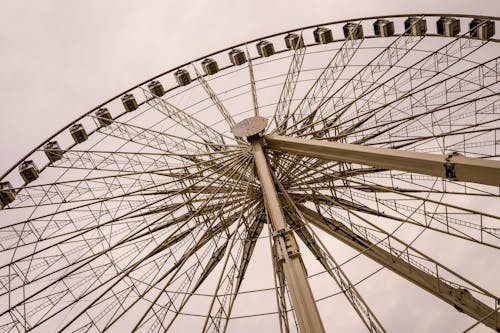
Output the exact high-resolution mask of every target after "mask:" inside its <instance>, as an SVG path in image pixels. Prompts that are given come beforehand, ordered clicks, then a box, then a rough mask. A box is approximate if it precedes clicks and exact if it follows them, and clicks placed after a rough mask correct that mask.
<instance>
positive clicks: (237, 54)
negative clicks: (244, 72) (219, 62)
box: [229, 49, 247, 66]
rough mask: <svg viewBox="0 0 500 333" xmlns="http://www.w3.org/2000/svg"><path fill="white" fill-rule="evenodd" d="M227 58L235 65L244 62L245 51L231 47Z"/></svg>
mask: <svg viewBox="0 0 500 333" xmlns="http://www.w3.org/2000/svg"><path fill="white" fill-rule="evenodd" d="M229 60H231V63H232V64H233V65H235V66H239V65H243V64H244V63H245V62H247V57H246V55H245V52H243V51H242V50H240V49H232V50H231V51H229Z"/></svg>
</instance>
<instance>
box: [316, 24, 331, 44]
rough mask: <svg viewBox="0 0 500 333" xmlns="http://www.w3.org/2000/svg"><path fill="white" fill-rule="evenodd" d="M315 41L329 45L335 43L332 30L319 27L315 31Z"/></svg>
mask: <svg viewBox="0 0 500 333" xmlns="http://www.w3.org/2000/svg"><path fill="white" fill-rule="evenodd" d="M313 35H314V41H315V42H316V43H319V44H328V43H331V42H333V33H332V31H331V30H330V29H328V28H324V27H318V28H316V29H314V31H313Z"/></svg>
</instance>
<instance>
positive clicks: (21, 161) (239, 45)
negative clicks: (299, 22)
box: [0, 13, 500, 182]
mask: <svg viewBox="0 0 500 333" xmlns="http://www.w3.org/2000/svg"><path fill="white" fill-rule="evenodd" d="M404 17H421V18H425V17H459V18H469V19H487V20H493V21H500V17H497V16H484V15H471V14H463V13H460V14H452V13H410V14H394V15H391V14H387V15H379V16H367V17H358V18H350V19H343V20H335V21H329V22H324V23H319V24H314V25H307V26H302V27H299V28H294V29H289V30H285V31H281V32H278V33H273V34H270V35H266V36H262V37H259V38H255V39H251V40H248V41H245V42H241V43H238V44H234V45H232V46H229V47H225V48H223V49H220V50H218V51H215V52H211V53H208V54H206V55H204V56H201V57H198V58H196V59H193V60H191V61H189V62H186V63H183V64H181V65H177V66H175V67H172V68H170V69H168V70H166V71H164V72H161V73H159V74H156V75H154V76H152V77H150V78H148V79H146V80H144V81H142V82H140V83H137V84H135V85H133V86H131V87H129V88H127V89H126V90H124V91H122V92H121V93H119V94H117V95H115V96H113V97H111V98H109V99H108V100H106V101H104V102H102V103H100V104H98V105H97V106H95V107H93V108H92V109H90V110H89V111H87V112H85V113H83V114H82V115H80V116H78V117H77V118H75V119H74V120H73V121H71V122H69V123H68V124H67V125H65V126H63V127H62V128H61V129H59V130H57V131H56V132H54V133H53V134H52V135H50V136H49V137H48V138H47V139H45V140H43V141H41V143H40V144H39V145H38V146H35V147H34V148H32V150H31V151H29V152H28V153H26V154H25V155H24V156H23V157H21V158H20V159H19V160H18V161H17V162H15V163H14V164H13V165H12V166H11V167H10V168H9V169H7V170H6V171H5V172H4V173H3V174H1V175H0V182H1V181H4V180H5V179H6V177H7V176H8V175H9V174H11V173H12V172H13V171H14V170H15V169H16V168H17V167H18V166H19V165H21V164H22V163H23V162H24V161H26V160H28V159H29V158H30V156H32V155H33V154H34V153H35V152H37V151H38V150H39V149H40V148H42V147H43V145H44V144H46V143H47V142H49V141H51V140H52V139H54V138H55V137H57V136H58V135H60V134H61V133H63V132H64V131H65V130H67V129H68V128H70V127H71V126H72V125H73V124H75V123H77V122H78V121H80V120H82V119H83V118H85V117H86V116H89V115H90V114H91V113H93V112H95V111H97V110H99V109H100V108H102V107H104V106H106V105H107V104H109V103H111V102H112V101H115V100H118V99H119V98H120V97H122V96H124V95H126V94H128V93H130V92H131V91H133V90H134V89H137V88H139V87H141V86H144V85H147V84H148V83H149V82H151V81H153V80H155V79H158V78H160V77H164V76H165V75H167V74H170V73H173V72H175V71H176V70H179V69H182V68H184V67H186V66H189V65H191V64H193V63H196V62H200V61H202V60H204V59H207V58H209V57H211V56H214V55H217V54H221V53H223V52H227V51H230V50H232V49H235V48H238V47H242V46H245V45H248V44H252V43H255V42H258V41H260V40H264V39H267V38H272V37H277V36H284V35H286V34H289V33H294V32H300V31H302V30H309V29H313V28H316V27H320V26H328V25H338V24H343V23H349V22H353V21H360V22H362V21H365V20H376V19H389V18H404ZM393 36H394V37H398V36H400V34H397V33H394V35H393ZM425 36H426V37H440V38H455V37H447V36H443V35H440V34H432V33H428V32H426V33H425ZM364 38H384V37H382V36H376V35H374V36H365V37H364ZM461 38H472V37H468V36H462V37H461ZM344 40H346V39H345V38H340V39H334V40H333V42H334V43H335V42H339V41H344ZM488 41H491V42H495V43H499V42H500V39H498V38H489V39H488ZM318 45H320V44H319V43H313V44H309V45H306V46H307V47H313V46H318ZM289 51H291V50H290V49H283V50H277V51H276V54H279V53H285V52H289ZM292 51H293V50H292ZM258 58H261V57H255V58H254V59H252V60H255V59H258ZM234 67H236V66H235V65H228V66H225V67H222V68H220V70H219V71H224V70H227V69H230V68H234ZM203 76H205V75H203ZM178 88H180V85H177V86H174V87H172V88H170V89H168V90H166V91H165V92H170V91H173V90H175V89H178ZM126 113H127V112H126V111H125V112H122V113H120V114H118V115H117V116H116V117H115V118H114V119H119V118H120V117H122V116H123V115H125V114H126ZM97 129H98V128H96V129H95V130H97ZM95 130H93V131H92V132H90V133H89V135H90V134H92V133H93V132H95ZM76 145H77V144H76V143H75V144H72V145H70V146H69V147H68V148H67V149H72V148H73V147H75V146H76Z"/></svg>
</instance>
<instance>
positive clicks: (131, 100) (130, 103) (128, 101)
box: [122, 94, 138, 112]
mask: <svg viewBox="0 0 500 333" xmlns="http://www.w3.org/2000/svg"><path fill="white" fill-rule="evenodd" d="M122 103H123V107H124V108H125V111H127V112H132V111H135V110H137V108H138V105H137V101H136V100H135V97H134V95H132V94H125V95H123V96H122Z"/></svg>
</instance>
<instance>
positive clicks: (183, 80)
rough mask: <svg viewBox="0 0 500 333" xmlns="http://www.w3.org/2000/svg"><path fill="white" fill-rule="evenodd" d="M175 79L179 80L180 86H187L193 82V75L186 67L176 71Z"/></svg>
mask: <svg viewBox="0 0 500 333" xmlns="http://www.w3.org/2000/svg"><path fill="white" fill-rule="evenodd" d="M174 75H175V79H176V80H177V83H178V84H179V85H180V86H187V85H188V84H190V83H191V76H190V75H189V72H188V71H187V70H185V69H182V68H181V69H178V70H176V71H175V73H174Z"/></svg>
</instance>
